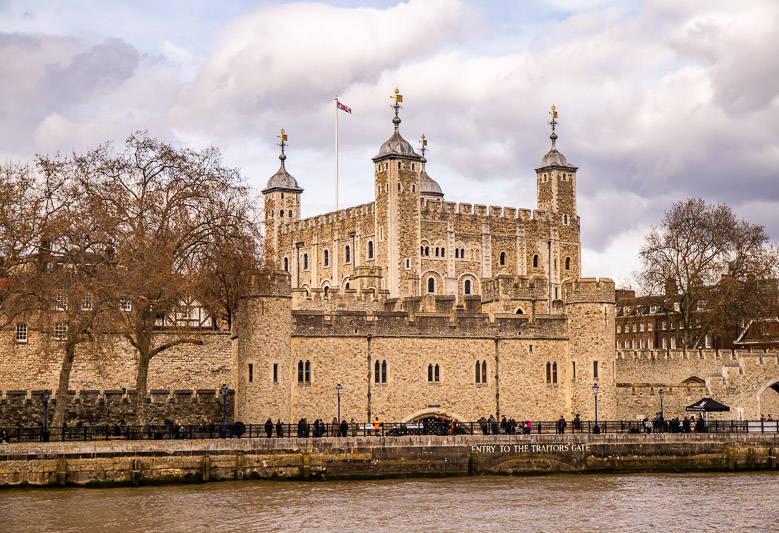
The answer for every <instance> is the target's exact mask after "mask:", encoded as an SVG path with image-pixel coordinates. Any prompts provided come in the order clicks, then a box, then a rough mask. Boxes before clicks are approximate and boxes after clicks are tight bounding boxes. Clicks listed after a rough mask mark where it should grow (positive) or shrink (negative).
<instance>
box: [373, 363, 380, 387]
mask: <svg viewBox="0 0 779 533" xmlns="http://www.w3.org/2000/svg"><path fill="white" fill-rule="evenodd" d="M373 366H374V370H373V374H374V378H373V381H375V382H376V383H381V363H379V360H378V359H377V360H376V364H375V365H373Z"/></svg>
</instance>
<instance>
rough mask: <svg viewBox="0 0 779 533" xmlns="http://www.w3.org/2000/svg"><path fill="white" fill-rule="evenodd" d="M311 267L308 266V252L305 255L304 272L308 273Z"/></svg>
mask: <svg viewBox="0 0 779 533" xmlns="http://www.w3.org/2000/svg"><path fill="white" fill-rule="evenodd" d="M309 266H310V265H309V264H308V253H307V252H306V253H304V254H303V272H308V269H309Z"/></svg>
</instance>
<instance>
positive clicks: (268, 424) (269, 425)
mask: <svg viewBox="0 0 779 533" xmlns="http://www.w3.org/2000/svg"><path fill="white" fill-rule="evenodd" d="M265 435H267V436H268V438H271V437H272V436H273V420H271V419H270V418H268V420H266V421H265Z"/></svg>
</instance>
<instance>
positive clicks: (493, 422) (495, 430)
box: [488, 415, 498, 435]
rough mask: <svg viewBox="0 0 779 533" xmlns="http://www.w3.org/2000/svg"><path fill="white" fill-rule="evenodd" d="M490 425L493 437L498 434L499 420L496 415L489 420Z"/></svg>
mask: <svg viewBox="0 0 779 533" xmlns="http://www.w3.org/2000/svg"><path fill="white" fill-rule="evenodd" d="M488 422H489V424H490V429H491V430H492V434H493V435H497V434H498V420H497V419H496V418H495V415H490V418H489V420H488Z"/></svg>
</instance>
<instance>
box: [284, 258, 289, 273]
mask: <svg viewBox="0 0 779 533" xmlns="http://www.w3.org/2000/svg"><path fill="white" fill-rule="evenodd" d="M284 272H289V257H284Z"/></svg>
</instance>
